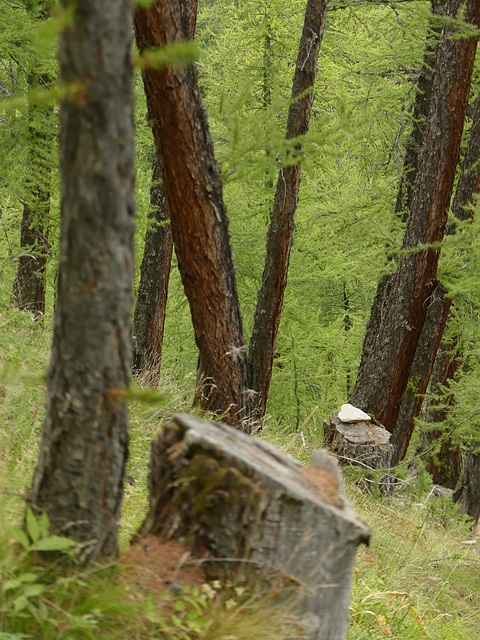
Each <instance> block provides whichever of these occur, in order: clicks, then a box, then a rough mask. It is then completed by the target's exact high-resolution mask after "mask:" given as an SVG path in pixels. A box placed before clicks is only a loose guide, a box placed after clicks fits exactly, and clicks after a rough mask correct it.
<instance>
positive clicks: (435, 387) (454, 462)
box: [420, 343, 461, 489]
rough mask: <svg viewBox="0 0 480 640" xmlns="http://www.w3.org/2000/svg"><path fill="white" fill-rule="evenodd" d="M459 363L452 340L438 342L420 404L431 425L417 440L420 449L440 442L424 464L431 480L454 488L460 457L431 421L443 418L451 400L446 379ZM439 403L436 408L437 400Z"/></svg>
mask: <svg viewBox="0 0 480 640" xmlns="http://www.w3.org/2000/svg"><path fill="white" fill-rule="evenodd" d="M460 366H461V358H460V357H458V354H457V350H456V344H455V343H452V344H450V345H448V346H445V345H442V346H441V347H440V349H439V350H438V352H437V357H436V358H435V366H434V368H433V372H432V377H431V380H430V389H429V397H427V398H426V400H425V404H424V407H423V420H424V421H425V422H427V423H429V425H431V427H430V428H429V429H428V430H426V429H422V431H421V432H420V443H421V448H422V450H424V451H426V450H428V449H430V448H431V447H432V445H434V444H435V442H440V447H439V448H438V450H437V451H435V453H434V454H433V455H432V454H431V455H430V456H429V457H428V458H427V461H426V465H425V468H426V470H427V471H428V473H430V474H431V476H432V480H433V483H434V484H438V485H441V486H442V487H448V488H449V489H455V486H456V484H457V482H458V480H459V478H460V472H461V461H460V450H459V447H458V445H457V444H453V443H452V441H451V439H450V438H449V437H446V434H445V430H443V429H434V428H433V426H434V425H435V424H438V425H440V424H441V423H442V422H444V421H445V420H446V418H447V414H448V405H450V404H451V403H452V402H453V396H452V394H451V393H448V392H446V389H447V388H448V386H449V382H450V380H453V379H454V378H455V375H456V374H457V372H458V370H459V368H460ZM439 403H440V404H441V405H443V406H442V408H437V405H438V404H439Z"/></svg>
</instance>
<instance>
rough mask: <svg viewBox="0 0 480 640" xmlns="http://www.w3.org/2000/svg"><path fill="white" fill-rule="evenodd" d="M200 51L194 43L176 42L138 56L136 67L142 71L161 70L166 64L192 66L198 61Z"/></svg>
mask: <svg viewBox="0 0 480 640" xmlns="http://www.w3.org/2000/svg"><path fill="white" fill-rule="evenodd" d="M199 56H200V49H199V48H198V46H197V45H196V44H195V43H194V42H176V43H175V44H172V45H165V46H164V47H160V48H158V49H149V50H148V51H145V52H144V53H142V54H141V55H139V56H137V59H136V61H135V65H136V66H137V67H140V69H146V68H148V67H152V68H153V69H159V68H160V67H163V66H164V65H166V64H171V65H173V66H175V65H178V64H192V63H193V62H195V61H196V60H198V58H199Z"/></svg>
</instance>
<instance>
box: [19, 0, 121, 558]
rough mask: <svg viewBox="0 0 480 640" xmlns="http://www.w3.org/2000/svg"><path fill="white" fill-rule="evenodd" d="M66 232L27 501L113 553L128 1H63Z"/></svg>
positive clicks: (95, 552)
mask: <svg viewBox="0 0 480 640" xmlns="http://www.w3.org/2000/svg"><path fill="white" fill-rule="evenodd" d="M63 8H64V9H66V10H70V11H72V14H73V20H72V24H71V25H69V26H68V27H67V28H65V29H64V31H63V32H62V34H61V40H60V48H59V61H60V82H61V84H62V86H63V87H64V90H65V97H64V98H63V100H62V103H61V134H60V169H61V237H60V257H59V276H58V298H57V308H56V314H55V326H54V335H53V346H52V355H51V361H50V366H49V372H48V393H47V412H46V418H45V422H44V426H43V435H42V439H41V442H40V451H39V456H38V462H37V467H36V469H35V473H34V478H33V484H32V488H31V495H30V498H29V503H30V505H31V506H32V508H33V509H34V510H35V511H36V512H42V511H45V512H46V513H47V514H48V516H49V518H50V521H51V523H52V525H53V528H54V530H55V531H57V532H62V534H64V535H68V536H70V537H71V538H73V539H74V540H76V541H78V542H79V543H81V547H82V559H83V561H84V562H87V561H90V560H100V559H106V558H109V557H112V556H113V555H114V554H115V553H116V552H117V548H118V541H117V531H118V526H119V516H120V506H121V501H122V494H123V481H124V470H125V463H126V459H127V453H128V412H127V407H126V405H125V403H124V402H123V401H122V395H123V394H124V393H125V390H126V388H127V385H128V383H129V379H130V368H131V339H130V336H131V323H130V315H131V303H132V296H131V288H132V269H133V240H132V238H133V229H134V201H133V181H134V180H133V179H134V170H133V83H132V60H131V49H132V11H131V5H130V2H129V1H128V0H82V1H81V2H72V1H71V0H64V2H63Z"/></svg>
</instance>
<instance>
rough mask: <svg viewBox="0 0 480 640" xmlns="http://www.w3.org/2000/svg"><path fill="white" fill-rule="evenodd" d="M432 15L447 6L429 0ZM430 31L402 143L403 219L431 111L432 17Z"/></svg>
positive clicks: (435, 37) (399, 204) (398, 207)
mask: <svg viewBox="0 0 480 640" xmlns="http://www.w3.org/2000/svg"><path fill="white" fill-rule="evenodd" d="M431 5H432V6H431V9H432V17H438V16H441V15H443V14H444V13H445V10H446V9H447V8H448V4H447V5H446V6H444V5H445V2H443V3H442V1H441V0H432V3H431ZM430 31H431V35H430V36H429V39H428V40H427V44H426V46H425V52H424V55H423V65H422V68H421V70H420V72H419V74H418V77H417V86H416V88H415V102H414V105H413V113H412V120H413V129H412V132H411V134H410V135H409V136H408V138H407V141H406V144H405V157H404V162H403V173H402V175H401V176H400V185H399V187H398V194H397V201H396V204H395V213H397V214H398V215H400V216H401V217H402V218H403V220H404V222H405V221H406V219H407V217H408V213H409V211H410V206H411V202H412V196H413V188H414V184H415V180H416V177H417V171H418V163H419V159H420V152H421V149H422V145H423V136H424V133H425V129H426V127H427V118H428V113H429V111H430V99H431V97H432V89H433V81H434V79H435V65H436V57H437V56H436V54H437V48H438V44H439V39H440V35H441V28H440V27H438V26H437V24H436V23H435V21H433V20H432V24H431V25H430Z"/></svg>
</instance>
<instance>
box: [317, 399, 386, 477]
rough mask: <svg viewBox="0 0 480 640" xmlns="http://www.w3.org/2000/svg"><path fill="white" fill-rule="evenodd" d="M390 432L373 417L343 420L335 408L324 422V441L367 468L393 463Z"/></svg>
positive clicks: (337, 451) (347, 458)
mask: <svg viewBox="0 0 480 640" xmlns="http://www.w3.org/2000/svg"><path fill="white" fill-rule="evenodd" d="M390 436H391V434H390V433H389V432H388V431H387V430H386V429H385V428H384V427H382V426H381V425H379V424H372V422H371V421H367V420H361V421H359V422H342V421H341V420H340V418H339V417H338V411H335V412H334V413H333V414H332V416H331V418H330V420H324V422H323V444H324V446H325V447H327V449H330V450H331V451H333V452H334V453H335V454H336V455H337V456H338V457H339V459H340V461H342V460H345V461H346V462H347V463H348V462H350V463H353V464H358V465H360V466H362V467H364V468H366V469H384V468H388V467H389V466H390V461H391V459H392V453H393V446H392V445H391V444H390Z"/></svg>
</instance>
